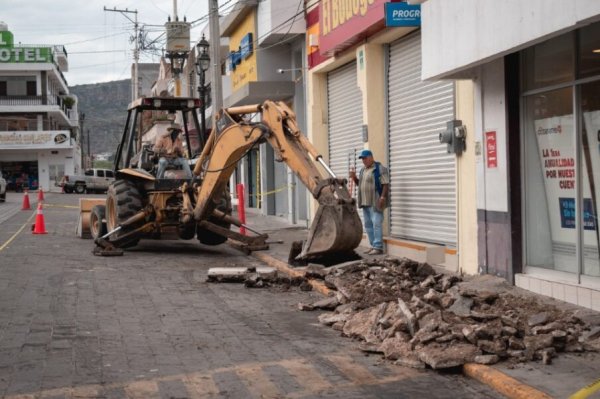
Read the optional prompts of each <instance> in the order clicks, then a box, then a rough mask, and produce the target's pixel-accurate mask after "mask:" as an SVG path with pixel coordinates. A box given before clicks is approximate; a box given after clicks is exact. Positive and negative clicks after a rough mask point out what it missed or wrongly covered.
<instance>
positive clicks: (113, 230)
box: [80, 98, 362, 260]
mask: <svg viewBox="0 0 600 399" xmlns="http://www.w3.org/2000/svg"><path fill="white" fill-rule="evenodd" d="M199 105H200V104H199V101H198V100H197V99H191V98H142V99H138V100H136V101H134V102H133V103H132V104H131V105H130V106H129V110H128V111H129V113H128V117H127V123H126V126H125V130H124V133H123V136H122V139H121V142H120V144H119V146H118V148H117V153H116V156H115V162H114V168H115V175H116V180H115V182H114V183H113V184H111V186H110V187H109V190H108V193H107V198H106V203H105V205H95V206H93V207H91V211H89V212H86V211H85V210H87V209H90V207H88V206H86V205H85V201H83V205H82V206H81V209H82V214H81V215H80V219H81V220H84V219H85V218H87V217H89V222H87V223H85V222H84V223H83V225H86V226H87V225H89V229H90V232H91V235H92V237H93V238H94V239H95V243H96V244H97V249H96V252H95V253H96V254H101V255H109V254H115V253H119V251H121V253H122V250H121V248H128V247H132V246H134V245H136V244H137V243H138V242H139V240H140V239H146V238H154V239H173V238H179V239H192V238H194V237H197V238H198V240H199V241H200V242H201V243H203V244H208V245H217V244H221V243H223V242H225V241H226V240H227V239H230V240H232V241H233V242H235V243H237V244H238V246H239V247H240V248H241V249H243V250H245V251H252V250H259V249H265V248H266V247H267V244H266V239H267V236H266V235H264V234H260V233H258V232H255V233H256V234H254V235H250V236H248V235H242V234H240V233H237V232H235V231H233V230H230V226H231V225H232V224H234V225H237V226H241V222H240V221H239V220H237V219H236V218H234V217H233V216H231V211H232V207H231V199H230V196H229V190H228V187H227V185H228V182H229V178H230V176H231V174H232V173H233V171H234V170H235V168H236V166H237V165H238V163H239V161H240V160H241V159H242V158H243V157H244V156H245V155H246V154H248V152H250V151H251V150H252V149H254V148H256V147H257V146H258V145H259V144H262V143H268V144H269V145H270V146H271V147H272V148H273V150H274V153H275V156H276V159H277V160H278V161H280V162H285V163H286V165H287V166H289V167H290V168H291V169H292V170H293V171H294V172H295V173H296V174H297V176H298V177H299V179H300V180H301V181H302V182H303V183H304V185H305V186H306V187H307V189H308V190H309V191H310V193H311V194H312V196H313V197H314V198H315V199H316V200H317V202H318V204H319V207H318V209H317V212H316V215H315V217H314V219H313V222H312V225H311V228H310V230H309V234H308V237H307V239H306V240H305V241H304V242H303V243H302V246H301V249H300V250H299V251H297V252H299V253H295V254H294V255H293V257H294V258H295V259H297V260H307V259H311V258H314V257H319V256H328V255H335V254H338V253H340V254H341V253H349V252H352V251H353V250H354V249H355V248H356V247H357V246H358V244H359V243H360V241H361V239H362V225H361V221H360V219H359V217H358V214H357V210H356V204H355V201H354V200H353V199H352V198H351V196H350V195H349V193H348V190H347V188H346V181H345V180H344V179H339V178H337V177H336V176H335V174H334V173H333V171H332V170H331V169H330V168H329V167H328V166H327V164H326V163H325V162H324V160H323V157H322V156H321V155H320V154H319V153H318V152H317V151H316V149H315V148H314V147H313V146H312V144H311V143H310V142H309V141H308V139H307V138H306V137H305V136H304V135H303V134H302V132H301V131H300V130H299V128H298V125H297V123H296V115H295V114H294V112H293V111H292V110H291V109H290V108H289V107H288V106H287V105H286V104H285V103H283V102H274V101H265V102H264V103H262V104H257V105H249V106H241V107H232V108H226V109H223V110H221V111H220V112H219V113H218V114H217V116H216V118H217V122H216V126H217V127H216V130H213V131H212V132H211V134H210V136H209V137H208V138H206V140H205V138H204V137H201V136H200V137H198V139H197V140H194V143H197V145H196V146H192V145H191V144H192V140H190V136H191V135H190V132H189V131H188V129H187V126H188V120H189V118H190V115H191V118H192V121H193V124H194V126H195V130H196V132H200V129H199V126H198V119H197V113H196V109H197V108H198V107H199ZM148 112H151V113H152V114H153V115H156V114H157V113H160V112H166V115H167V118H168V119H174V115H173V114H174V113H175V112H181V113H182V118H183V124H182V125H183V127H184V129H185V131H184V136H185V140H186V144H187V151H188V154H187V158H188V159H191V160H195V162H194V161H190V164H192V166H193V176H191V177H190V176H184V175H183V174H182V171H181V170H170V171H169V170H168V171H167V172H168V173H165V176H164V178H161V179H157V177H156V170H157V156H156V154H155V153H154V151H153V149H152V147H151V145H150V143H146V142H144V138H146V137H145V136H142V131H143V129H142V128H140V124H141V122H142V121H143V120H144V119H143V118H142V116H143V115H144V113H146V114H148ZM194 149H196V150H197V151H194ZM200 150H202V151H201V153H200V154H198V153H199V152H200ZM198 155H199V156H198ZM317 164H320V165H321V167H322V169H320V168H319V167H318V166H317ZM321 170H323V171H325V172H326V173H327V174H328V175H325V173H323V172H321ZM88 214H89V216H88Z"/></svg>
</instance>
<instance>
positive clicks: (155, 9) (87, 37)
mask: <svg viewBox="0 0 600 399" xmlns="http://www.w3.org/2000/svg"><path fill="white" fill-rule="evenodd" d="M222 3H225V1H219V4H222ZM208 4H209V0H177V11H178V15H179V19H180V20H182V19H183V16H185V17H187V21H189V22H192V21H196V20H198V19H200V18H203V17H205V16H206V14H207V11H208ZM104 6H106V7H107V8H110V9H112V8H114V7H117V8H118V9H125V8H128V9H129V10H136V9H137V11H138V22H139V24H140V27H143V29H144V31H145V32H146V34H147V39H148V42H150V41H152V40H153V39H156V38H158V37H159V35H161V34H162V33H164V24H165V22H167V17H168V16H169V15H172V14H173V0H137V1H134V0H84V1H81V0H0V21H3V22H5V23H6V24H7V25H8V30H9V31H11V32H12V33H13V35H14V40H15V43H21V44H23V45H27V44H32V45H35V44H62V45H64V46H65V48H66V50H67V53H68V56H69V71H68V72H66V73H65V77H66V79H67V82H68V83H69V85H70V86H74V85H79V84H88V83H97V82H107V81H111V80H120V79H129V78H130V77H131V76H130V70H131V64H132V63H133V48H134V45H133V43H132V42H131V41H130V38H132V37H133V32H134V31H133V23H132V22H130V21H129V20H128V19H127V18H126V17H125V16H124V15H123V14H121V13H118V12H106V11H104V9H103V8H104ZM127 15H128V16H129V17H130V18H131V19H132V20H133V19H134V18H135V15H134V14H127ZM205 25H206V19H205V18H203V19H202V20H201V21H200V22H197V23H195V24H194V27H193V28H192V34H191V39H192V41H193V42H195V41H197V40H198V36H199V34H200V32H201V30H202V28H203V27H204V26H205ZM160 39H161V40H160V41H159V42H158V44H157V47H158V48H163V47H164V40H163V39H164V35H163V36H162V37H161V38H160ZM153 53H154V54H153ZM159 59H160V51H154V52H153V51H144V52H142V53H140V62H158V60H159Z"/></svg>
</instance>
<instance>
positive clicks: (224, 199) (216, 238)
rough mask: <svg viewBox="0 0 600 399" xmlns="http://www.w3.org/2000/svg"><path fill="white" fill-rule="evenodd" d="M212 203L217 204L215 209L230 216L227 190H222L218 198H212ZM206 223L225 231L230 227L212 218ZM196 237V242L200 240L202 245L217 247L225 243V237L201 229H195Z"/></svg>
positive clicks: (229, 195)
mask: <svg viewBox="0 0 600 399" xmlns="http://www.w3.org/2000/svg"><path fill="white" fill-rule="evenodd" d="M213 201H214V202H215V203H216V204H217V206H216V207H215V208H217V209H218V210H220V211H221V212H223V213H225V214H227V215H231V210H232V209H231V194H229V190H227V188H226V189H225V190H223V193H222V194H221V195H220V196H219V197H217V198H214V199H213ZM208 221H209V222H212V223H214V224H216V225H219V226H221V227H224V228H226V229H229V228H230V227H231V224H230V223H227V222H224V221H222V220H217V219H214V218H212V217H210V218H208ZM197 235H198V240H200V242H201V243H202V244H204V245H219V244H223V243H224V242H225V241H227V237H223V236H222V235H220V234H217V233H213V232H212V231H210V230H206V229H203V228H201V227H198V228H197Z"/></svg>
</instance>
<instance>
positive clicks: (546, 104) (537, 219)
mask: <svg viewBox="0 0 600 399" xmlns="http://www.w3.org/2000/svg"><path fill="white" fill-rule="evenodd" d="M572 98H573V92H572V89H571V88H570V87H569V88H565V89H560V90H555V91H550V92H546V93H544V94H539V95H534V96H529V97H527V99H526V110H525V115H526V120H527V126H526V142H525V151H526V157H525V173H526V176H525V181H526V183H527V186H526V187H527V189H526V193H525V217H526V223H527V234H526V242H527V264H528V265H530V266H538V267H545V268H551V269H556V270H561V271H568V272H575V271H576V270H577V262H576V258H575V245H576V239H577V231H576V230H575V208H574V207H575V192H576V191H575V165H574V164H575V151H574V148H575V147H574V146H573V144H574V142H575V141H574V137H575V136H574V131H573V108H572Z"/></svg>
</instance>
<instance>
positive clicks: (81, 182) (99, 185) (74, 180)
mask: <svg viewBox="0 0 600 399" xmlns="http://www.w3.org/2000/svg"><path fill="white" fill-rule="evenodd" d="M114 180H115V175H114V173H113V171H112V170H110V169H88V170H86V171H85V172H84V174H83V175H64V176H63V178H62V180H61V181H60V183H59V186H61V187H62V188H63V190H64V191H65V193H72V192H76V193H78V194H83V193H85V192H105V191H106V190H108V186H109V185H110V183H112V182H113V181H114Z"/></svg>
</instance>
